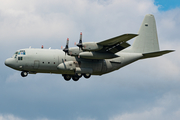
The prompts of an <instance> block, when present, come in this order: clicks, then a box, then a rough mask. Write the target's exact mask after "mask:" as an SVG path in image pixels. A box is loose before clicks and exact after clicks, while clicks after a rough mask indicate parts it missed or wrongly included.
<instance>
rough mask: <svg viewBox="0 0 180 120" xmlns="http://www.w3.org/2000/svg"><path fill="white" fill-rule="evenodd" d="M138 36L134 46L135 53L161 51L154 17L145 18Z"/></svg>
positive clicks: (149, 15)
mask: <svg viewBox="0 0 180 120" xmlns="http://www.w3.org/2000/svg"><path fill="white" fill-rule="evenodd" d="M138 34H139V36H137V38H136V39H135V41H134V43H133V45H132V50H133V52H135V53H150V52H156V51H159V43H158V36H157V29H156V22H155V18H154V16H153V15H151V14H148V15H146V16H145V18H144V20H143V23H142V25H141V28H140V30H139V33H138Z"/></svg>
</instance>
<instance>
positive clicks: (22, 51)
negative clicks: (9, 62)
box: [18, 50, 26, 55]
mask: <svg viewBox="0 0 180 120" xmlns="http://www.w3.org/2000/svg"><path fill="white" fill-rule="evenodd" d="M18 55H26V52H25V50H20V52H18Z"/></svg>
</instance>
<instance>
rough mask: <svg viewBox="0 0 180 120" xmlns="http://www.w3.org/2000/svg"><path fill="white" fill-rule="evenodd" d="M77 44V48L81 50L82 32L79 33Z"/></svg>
mask: <svg viewBox="0 0 180 120" xmlns="http://www.w3.org/2000/svg"><path fill="white" fill-rule="evenodd" d="M77 46H78V47H79V49H81V50H82V47H83V44H82V32H81V33H80V39H79V43H78V44H77Z"/></svg>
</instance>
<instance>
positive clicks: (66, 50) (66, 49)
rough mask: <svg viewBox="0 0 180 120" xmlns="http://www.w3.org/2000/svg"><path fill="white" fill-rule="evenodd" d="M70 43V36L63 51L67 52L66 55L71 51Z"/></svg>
mask: <svg viewBox="0 0 180 120" xmlns="http://www.w3.org/2000/svg"><path fill="white" fill-rule="evenodd" d="M68 45H69V38H67V42H66V47H65V48H64V49H63V51H64V52H65V55H66V54H68V52H69V47H68Z"/></svg>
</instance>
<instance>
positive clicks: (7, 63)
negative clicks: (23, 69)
mask: <svg viewBox="0 0 180 120" xmlns="http://www.w3.org/2000/svg"><path fill="white" fill-rule="evenodd" d="M4 64H5V65H6V66H10V65H11V64H12V59H11V58H8V59H6V61H5V62H4Z"/></svg>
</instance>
